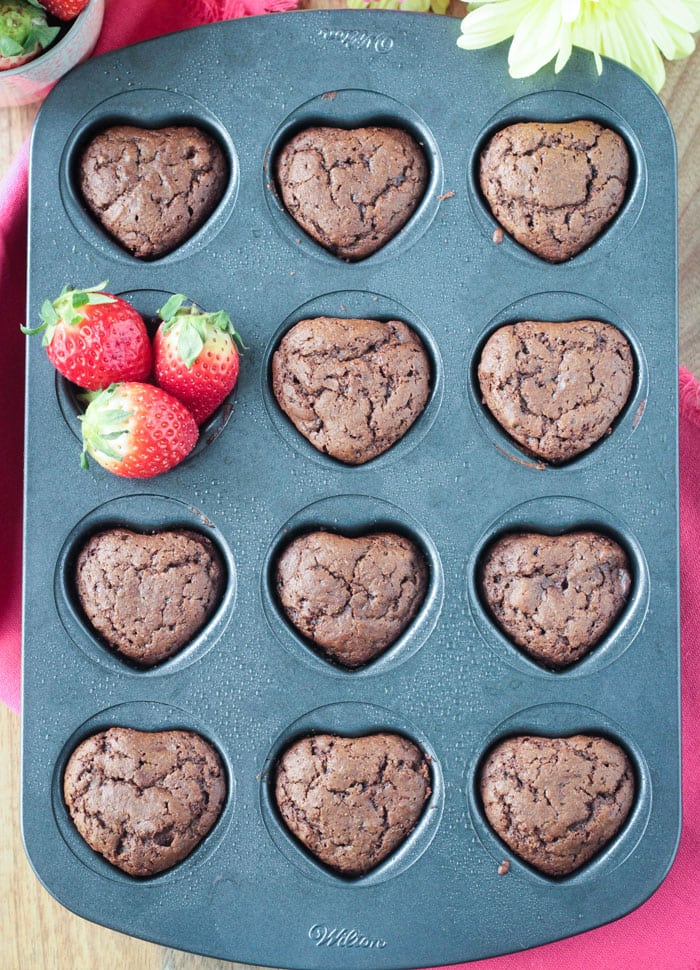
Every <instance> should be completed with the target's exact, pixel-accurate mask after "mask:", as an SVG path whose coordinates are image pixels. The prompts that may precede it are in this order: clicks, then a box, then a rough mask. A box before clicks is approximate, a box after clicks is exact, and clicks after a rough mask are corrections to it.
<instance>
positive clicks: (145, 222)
mask: <svg viewBox="0 0 700 970" xmlns="http://www.w3.org/2000/svg"><path fill="white" fill-rule="evenodd" d="M79 178H80V191H81V194H82V197H83V199H84V201H85V204H86V205H87V207H88V209H89V210H90V212H91V213H92V215H93V216H94V217H95V219H97V221H98V222H99V223H100V224H101V225H102V227H103V228H104V229H105V230H106V231H107V232H108V233H109V234H110V236H113V237H114V239H116V240H117V242H118V243H119V244H120V245H121V246H123V247H124V249H126V250H127V251H128V252H130V253H131V254H132V255H133V256H136V257H138V258H139V259H157V258H158V257H160V256H164V255H165V254H166V253H169V252H170V251H171V250H173V249H176V248H177V247H178V246H180V245H181V244H182V243H183V242H184V241H185V240H186V239H188V238H189V237H190V236H191V235H192V234H193V233H194V232H196V230H197V229H199V227H200V226H201V225H202V224H203V223H204V222H206V220H207V219H208V218H209V216H210V215H211V213H212V212H213V211H214V209H215V208H216V206H217V205H218V204H219V201H220V200H221V198H222V196H223V194H224V191H225V189H226V184H227V181H228V163H227V161H226V157H225V155H224V153H223V151H222V150H221V147H220V145H219V144H218V142H216V141H215V140H214V139H213V138H212V137H211V136H210V135H208V134H207V133H206V132H204V131H202V130H200V129H199V128H196V127H193V126H191V125H180V126H171V127H168V128H157V129H149V128H137V127H135V126H133V125H114V126H113V127H111V128H106V129H105V130H104V131H101V132H99V133H98V134H97V135H95V137H94V138H92V139H91V140H90V141H89V142H88V144H87V145H86V146H85V148H84V149H83V152H82V155H81V159H80V172H79Z"/></svg>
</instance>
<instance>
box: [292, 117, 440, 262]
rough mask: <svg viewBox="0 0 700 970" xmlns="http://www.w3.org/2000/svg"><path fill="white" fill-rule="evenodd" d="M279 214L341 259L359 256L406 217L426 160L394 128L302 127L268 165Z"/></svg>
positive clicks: (422, 183) (421, 185)
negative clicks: (273, 167) (280, 207)
mask: <svg viewBox="0 0 700 970" xmlns="http://www.w3.org/2000/svg"><path fill="white" fill-rule="evenodd" d="M276 177H277V187H278V190H279V193H280V195H281V197H282V201H283V202H284V205H285V208H286V209H287V212H288V213H289V214H290V215H291V217H292V218H293V219H294V220H295V222H297V223H298V224H299V225H300V226H301V228H302V229H303V230H304V232H306V233H308V235H309V236H311V238H312V239H314V240H315V241H316V242H317V243H320V245H321V246H323V247H324V248H325V249H327V250H329V251H330V252H331V253H333V254H334V255H336V256H339V257H340V258H341V259H345V260H349V261H355V260H359V259H364V258H365V257H367V256H370V255H371V254H372V253H374V252H376V251H377V250H378V249H381V247H382V246H384V245H385V244H386V243H387V242H388V241H389V240H390V239H391V238H392V237H393V236H395V235H396V233H397V232H398V231H399V229H401V228H402V226H404V225H405V224H406V222H408V220H409V219H410V218H411V216H412V215H413V213H414V211H415V210H416V207H417V206H418V203H419V202H420V200H421V198H422V197H423V195H424V193H425V188H426V184H427V181H428V164H427V161H426V158H425V155H424V154H423V151H422V149H421V148H420V146H419V145H418V143H417V142H416V140H415V139H414V138H413V137H412V136H411V135H409V134H408V132H406V131H403V130H401V129H399V128H381V127H376V126H375V127H368V128H353V129H350V130H346V129H344V128H327V127H321V128H306V129H305V130H304V131H301V132H299V133H298V134H297V135H295V136H294V137H293V138H292V139H290V141H288V142H287V143H286V144H285V145H284V146H283V148H282V150H281V151H280V153H279V155H278V158H277V164H276Z"/></svg>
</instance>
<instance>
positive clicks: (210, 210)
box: [23, 10, 680, 970]
mask: <svg viewBox="0 0 700 970" xmlns="http://www.w3.org/2000/svg"><path fill="white" fill-rule="evenodd" d="M458 32H459V24H458V22H456V21H453V20H450V19H448V18H438V17H432V18H431V17H422V16H418V15H415V16H414V15H411V14H396V13H389V12H376V11H359V12H358V11H348V10H342V11H340V10H339V11H323V12H313V13H311V12H309V13H294V14H289V15H284V14H282V15H278V16H275V17H260V18H246V19H241V20H235V21H228V22H224V23H220V24H215V25H210V26H208V27H203V28H200V29H198V30H195V31H189V32H183V33H180V34H177V35H175V36H173V37H162V38H158V39H155V40H153V41H150V42H148V43H147V44H144V45H138V46H136V47H134V48H126V49H124V50H121V51H115V52H113V53H110V54H107V55H105V56H104V57H102V58H99V59H95V60H94V61H91V62H89V63H87V64H85V65H83V66H82V67H80V68H78V69H77V70H76V71H75V72H73V73H72V74H71V75H69V76H68V77H67V78H66V79H65V80H64V81H62V82H61V84H59V85H58V86H57V88H56V89H55V90H54V91H53V92H52V94H51V95H50V97H49V98H48V100H47V103H46V105H45V107H44V108H43V110H42V112H41V114H40V117H39V119H38V123H37V128H36V132H35V136H34V141H33V154H32V166H31V205H32V209H31V238H30V255H29V294H28V306H29V312H30V315H34V314H36V313H38V312H39V310H40V309H41V306H42V304H43V302H44V300H45V299H47V298H48V297H49V296H51V295H52V294H55V293H56V292H59V291H60V290H61V288H62V287H63V286H64V284H66V283H67V282H69V281H70V282H73V283H76V284H81V285H82V284H85V285H92V284H94V283H95V282H96V281H97V280H101V279H109V285H110V290H111V291H113V292H115V293H117V294H120V295H123V296H125V297H127V298H128V299H129V300H130V302H132V303H133V304H134V306H135V307H136V308H137V310H139V312H140V313H142V314H145V315H151V314H153V313H154V312H155V311H157V309H158V308H159V307H162V306H163V305H164V304H165V303H166V302H167V301H168V299H169V297H170V296H171V295H173V294H179V293H184V294H186V295H187V297H188V299H189V300H192V301H194V302H196V303H197V304H199V305H201V306H204V307H207V308H211V309H218V308H222V309H225V310H226V311H228V312H229V313H230V315H231V318H232V320H233V322H234V325H235V328H236V330H237V331H238V332H239V333H240V334H241V335H242V338H243V342H244V343H245V346H246V349H245V350H244V351H242V353H241V357H240V374H239V379H238V383H237V387H236V392H235V395H234V396H231V397H230V398H229V399H228V400H227V401H226V402H225V404H224V406H223V407H222V408H221V409H220V411H219V412H217V415H215V416H214V417H213V418H212V420H211V421H210V422H208V423H207V424H205V425H203V427H202V430H201V435H200V441H199V444H198V446H197V448H196V449H195V450H194V451H193V452H192V454H191V456H190V457H189V458H188V460H187V461H185V462H183V463H182V464H180V465H178V466H177V467H175V468H174V469H172V470H171V471H170V472H168V473H166V474H163V475H160V476H158V477H156V478H152V479H144V480H141V481H139V482H135V481H129V480H127V479H123V478H118V477H117V476H113V475H110V474H109V473H108V472H106V471H104V470H103V469H102V468H100V467H97V466H95V467H92V468H91V469H90V470H89V471H88V472H82V471H81V470H80V468H79V465H78V461H79V451H80V448H79V444H78V438H79V424H80V422H79V412H80V408H81V402H80V401H79V400H78V399H77V398H76V396H75V394H73V393H72V391H71V389H70V388H69V387H67V383H66V382H65V381H62V380H57V379H56V378H55V376H54V374H53V372H52V370H51V367H50V364H49V362H48V360H47V358H46V354H45V353H44V352H43V350H42V348H41V347H39V346H38V345H35V344H34V343H33V342H32V343H30V345H29V346H28V348H27V351H28V365H27V409H26V422H27V451H26V461H27V475H26V503H25V507H26V521H25V556H26V583H25V600H24V602H25V611H24V702H23V718H24V725H23V729H24V758H23V765H24V767H23V772H24V775H23V812H24V818H23V825H24V837H25V843H26V845H27V849H28V852H29V855H30V858H31V861H32V864H33V865H34V867H35V869H36V871H37V872H38V873H39V875H40V877H41V878H42V880H43V881H44V882H45V883H46V884H47V886H48V888H49V889H50V891H51V892H52V893H53V894H54V895H55V896H56V897H57V898H58V899H59V900H61V901H62V902H63V903H65V905H67V906H68V907H69V908H70V909H72V910H74V911H76V912H78V913H80V914H81V915H83V916H85V917H86V918H88V919H92V920H94V921H96V922H100V923H104V924H106V925H109V926H112V927H113V928H116V929H118V930H121V931H123V932H126V933H131V934H134V935H136V936H142V937H145V938H147V939H149V940H154V941H158V942H161V943H164V944H166V945H169V946H174V947H177V948H180V949H185V950H192V951H194V952H198V953H201V954H204V955H209V956H214V957H220V958H223V959H228V960H236V961H239V962H244V963H252V964H257V965H264V966H272V967H283V966H289V967H305V968H306V970H359V968H361V967H364V966H367V967H368V968H369V967H371V968H372V970H407V968H409V967H415V966H437V965H440V964H449V963H459V962H462V961H466V960H474V959H480V958H483V957H488V956H491V955H495V954H497V953H502V952H508V951H512V950H514V949H517V950H521V949H523V948H524V947H528V946H536V945H539V944H541V943H544V942H547V941H550V940H553V939H557V938H560V937H563V936H567V935H570V934H573V933H577V932H581V931H583V930H586V929H589V928H592V927H594V926H597V925H600V924H601V923H603V922H608V921H610V920H612V919H615V918H617V917H619V916H621V915H623V914H624V913H626V912H628V911H629V910H630V909H632V908H634V907H635V906H638V905H639V904H640V903H641V902H642V901H643V900H644V899H645V898H646V897H647V896H648V895H649V894H650V893H651V892H653V891H654V889H655V888H656V887H657V886H658V885H659V883H660V881H661V879H662V878H663V876H664V874H665V872H666V870H667V868H668V866H669V865H670V863H671V860H672V858H673V854H674V852H675V847H676V842H677V836H678V827H679V817H680V816H679V784H680V783H679V776H680V775H679V749H680V744H679V738H678V664H679V660H678V603H677V589H678V580H677V511H678V509H677V494H676V485H677V475H676V467H675V460H676V445H675V441H676V439H675V435H676V429H675V426H674V424H673V415H675V414H676V411H677V407H676V406H677V400H676V396H677V388H676V381H677V373H676V363H675V357H674V352H673V348H674V341H675V334H674V330H673V325H674V319H675V312H676V291H675V285H676V275H677V274H676V264H675V253H676V246H675V214H676V210H675V186H674V178H673V164H674V154H673V143H672V139H671V136H670V132H669V130H668V126H667V122H666V120H665V117H664V114H663V111H662V109H661V108H660V106H659V103H658V101H657V100H656V99H655V98H654V97H653V95H652V94H651V93H650V92H649V91H648V89H647V88H646V87H645V85H644V84H643V83H642V82H640V81H638V80H637V79H635V78H634V76H633V75H631V74H630V72H628V71H625V70H624V69H623V68H621V67H619V66H618V65H614V64H609V63H606V64H605V69H604V72H603V75H602V76H601V77H598V76H597V75H596V74H595V73H594V72H592V71H591V70H590V63H589V59H588V55H586V54H585V53H583V52H578V53H576V52H575V53H574V55H573V56H572V59H571V62H570V64H569V65H567V68H566V69H565V70H564V71H563V72H561V73H560V74H558V75H553V74H545V73H543V74H541V75H538V76H536V77H534V78H532V79H527V80H517V81H516V80H513V79H510V78H509V77H508V76H507V74H506V71H505V68H504V64H503V55H502V52H500V51H499V50H487V51H483V52H473V53H470V54H467V53H465V52H464V51H461V50H459V49H458V48H457V46H456V43H455V41H456V39H457V35H458ZM281 35H282V36H283V37H284V44H283V45H282V47H281V48H280V44H279V38H280V36H281ZM435 64H439V65H440V83H439V84H436V83H435ZM260 78H268V79H269V78H275V79H276V81H275V83H274V85H272V83H271V82H269V81H266V82H265V84H264V85H261V83H260ZM475 90H478V91H479V92H480V97H479V98H473V97H469V96H465V97H459V96H455V94H454V92H457V91H475ZM482 176H483V178H482ZM57 188H58V194H57ZM494 192H495V195H494ZM509 220H510V221H509ZM523 226H524V227H525V230H524V232H521V230H523ZM496 230H498V232H496ZM494 232H496V235H495V238H494ZM649 266H653V267H654V272H653V273H649V272H645V271H643V268H644V267H649ZM47 442H50V443H51V455H50V461H48V460H47ZM504 863H505V865H504ZM499 873H501V874H499ZM504 913H507V914H508V919H507V920H504V919H503V914H504ZM271 914H272V915H271Z"/></svg>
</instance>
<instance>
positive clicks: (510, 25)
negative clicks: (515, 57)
mask: <svg viewBox="0 0 700 970" xmlns="http://www.w3.org/2000/svg"><path fill="white" fill-rule="evenodd" d="M529 6H530V0H505V2H501V3H500V4H499V5H498V7H494V6H493V5H490V6H488V7H479V8H478V9H477V10H470V11H469V13H468V14H467V15H466V17H465V18H464V20H463V21H462V35H461V36H460V37H459V39H458V40H457V44H458V45H459V46H460V47H464V48H465V49H467V50H476V49H478V48H479V47H490V46H491V45H492V44H500V42H501V41H502V40H506V38H507V37H512V35H513V34H514V33H515V31H516V29H517V27H518V24H519V23H520V22H521V20H522V18H523V15H524V14H525V13H526V12H527V9H528V8H529Z"/></svg>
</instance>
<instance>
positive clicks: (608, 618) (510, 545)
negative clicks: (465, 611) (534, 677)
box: [481, 532, 632, 668]
mask: <svg viewBox="0 0 700 970" xmlns="http://www.w3.org/2000/svg"><path fill="white" fill-rule="evenodd" d="M481 580H482V591H483V595H484V598H485V600H486V604H487V606H488V608H489V610H490V612H491V614H492V615H493V617H494V619H495V620H496V622H497V623H498V625H499V626H500V627H501V629H502V630H503V631H504V633H506V635H507V636H509V637H510V638H511V639H512V640H513V642H514V643H516V644H517V645H518V646H519V647H522V648H523V649H524V650H525V652H526V653H527V654H528V655H529V656H531V657H532V658H533V659H534V660H537V661H538V662H539V663H542V664H544V665H545V666H547V667H554V668H557V667H566V666H568V665H569V664H572V663H575V662H576V661H577V660H580V659H581V657H583V656H585V655H586V654H587V653H588V652H589V651H590V650H591V648H592V647H594V646H595V645H596V644H597V643H599V642H600V640H601V639H602V638H603V637H604V636H605V634H606V633H607V632H608V631H609V630H610V628H611V627H612V625H613V624H614V622H615V620H616V619H617V618H618V616H619V615H620V613H621V612H622V610H623V609H624V607H625V604H626V602H627V597H628V595H629V592H630V588H631V585H632V578H631V574H630V567H629V562H628V559H627V555H626V553H625V551H624V549H622V547H621V546H619V545H618V544H617V543H616V542H614V541H613V540H612V539H610V538H608V537H607V536H604V535H599V534H598V533H596V532H570V533H566V534H564V535H559V536H548V535H539V534H537V533H515V534H512V535H506V536H504V537H503V538H501V539H499V540H498V541H497V542H495V543H494V545H492V546H491V547H490V548H489V549H488V550H487V552H486V555H485V557H484V560H483V563H482V577H481Z"/></svg>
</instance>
